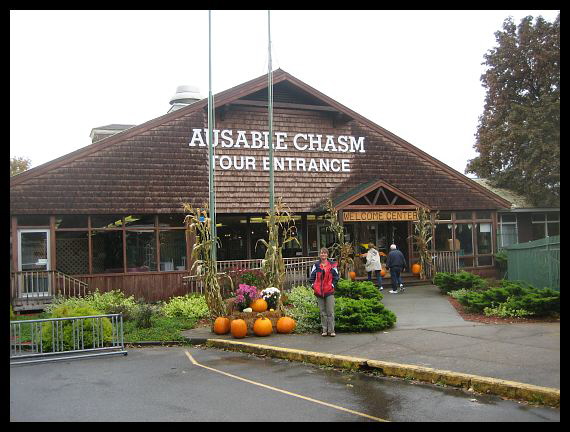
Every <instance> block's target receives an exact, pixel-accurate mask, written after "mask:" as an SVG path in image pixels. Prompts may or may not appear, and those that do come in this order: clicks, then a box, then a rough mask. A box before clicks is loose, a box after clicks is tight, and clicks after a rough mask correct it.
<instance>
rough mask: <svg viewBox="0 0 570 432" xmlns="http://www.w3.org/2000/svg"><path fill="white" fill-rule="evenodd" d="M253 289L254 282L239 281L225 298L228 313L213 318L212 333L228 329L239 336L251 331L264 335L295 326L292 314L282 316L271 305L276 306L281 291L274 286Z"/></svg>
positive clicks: (237, 337) (257, 334)
mask: <svg viewBox="0 0 570 432" xmlns="http://www.w3.org/2000/svg"><path fill="white" fill-rule="evenodd" d="M256 290H257V288H256V287H255V286H253V285H251V286H250V285H246V284H240V285H239V288H238V290H237V291H236V297H235V298H232V299H230V301H229V302H228V311H227V313H228V316H220V317H217V318H216V320H215V321H214V326H213V331H214V333H216V334H218V335H224V334H228V333H230V334H231V335H232V336H233V337H234V338H236V339H241V338H244V337H246V336H247V335H248V334H250V335H251V334H252V333H253V334H254V335H255V336H259V337H264V336H269V335H271V334H273V333H274V332H276V333H281V334H288V333H291V332H293V331H294V330H295V327H296V326H297V323H296V322H295V320H294V319H293V318H291V317H287V316H281V312H279V311H276V310H274V309H273V308H276V306H277V301H278V299H279V296H280V291H279V290H278V289H277V288H274V287H270V288H266V289H265V290H263V291H261V293H259V292H258V291H256ZM270 306H271V309H269V307H270ZM268 309H269V310H268Z"/></svg>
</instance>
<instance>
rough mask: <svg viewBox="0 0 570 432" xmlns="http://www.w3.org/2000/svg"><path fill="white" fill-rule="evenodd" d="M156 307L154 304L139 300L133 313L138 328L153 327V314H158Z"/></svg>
mask: <svg viewBox="0 0 570 432" xmlns="http://www.w3.org/2000/svg"><path fill="white" fill-rule="evenodd" d="M156 312H157V311H156V309H155V307H154V306H153V305H151V304H148V303H144V302H138V303H137V306H136V308H135V309H134V313H133V321H134V323H135V327H136V328H151V327H152V320H151V318H152V316H153V315H155V314H156Z"/></svg>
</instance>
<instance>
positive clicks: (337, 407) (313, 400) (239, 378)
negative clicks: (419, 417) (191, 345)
mask: <svg viewBox="0 0 570 432" xmlns="http://www.w3.org/2000/svg"><path fill="white" fill-rule="evenodd" d="M186 356H187V357H188V358H189V359H190V361H191V362H192V364H194V365H196V366H200V367H202V368H204V369H208V370H211V371H213V372H217V373H220V374H222V375H226V376H228V377H230V378H235V379H237V380H240V381H244V382H246V383H249V384H253V385H256V386H259V387H264V388H266V389H269V390H273V391H276V392H280V393H284V394H286V395H289V396H295V397H298V398H300V399H304V400H307V401H309V402H315V403H318V404H321V405H325V406H328V407H330V408H334V409H337V410H340V411H345V412H348V413H350V414H354V415H358V416H361V417H366V418H369V419H372V420H375V421H379V422H388V421H389V420H385V419H381V418H379V417H374V416H371V415H368V414H365V413H361V412H358V411H353V410H351V409H348V408H343V407H341V406H338V405H333V404H330V403H328V402H323V401H320V400H316V399H313V398H310V397H307V396H303V395H300V394H297V393H292V392H289V391H287V390H282V389H279V388H277V387H272V386H269V385H267V384H262V383H259V382H256V381H251V380H248V379H246V378H242V377H239V376H237V375H232V374H231V373H228V372H224V371H221V370H218V369H214V368H211V367H209V366H204V365H202V364H200V363H198V362H197V361H196V360H195V359H194V357H192V354H190V353H189V352H188V351H187V350H186Z"/></svg>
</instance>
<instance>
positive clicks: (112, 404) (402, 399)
mask: <svg viewBox="0 0 570 432" xmlns="http://www.w3.org/2000/svg"><path fill="white" fill-rule="evenodd" d="M10 419H11V421H16V422H26V421H48V422H49V421H90V422H99V421H101V422H105V421H173V422H174V421H207V422H214V421H219V422H225V421H239V422H242V421H243V422H246V421H247V422H252V421H253V422H257V421H276V422H277V421H283V422H291V421H313V422H317V421H322V422H325V421H347V422H348V421H395V422H402V421H412V422H419V421H434V422H439V421H454V422H470V421H473V422H478V421H491V422H492V421H514V422H518V421H520V422H523V421H524V422H529V421H530V422H541V421H554V422H556V421H560V410H559V409H555V408H550V407H537V406H533V405H529V404H526V403H521V402H516V401H511V400H503V399H501V398H500V397H497V396H491V395H478V394H472V393H469V392H467V391H465V390H460V389H455V388H445V387H438V386H435V385H431V384H423V383H419V382H409V381H406V380H402V379H394V378H387V377H379V376H372V375H367V374H363V373H359V372H348V371H339V370H335V369H330V368H323V367H317V366H314V365H309V364H303V363H296V362H289V361H287V360H278V359H273V358H263V357H256V356H253V355H248V354H243V353H237V352H228V351H222V350H217V349H204V348H201V347H182V346H181V347H147V348H138V349H129V353H128V355H127V356H107V357H99V358H91V359H81V360H72V361H61V362H49V363H41V364H33V365H20V366H11V368H10Z"/></svg>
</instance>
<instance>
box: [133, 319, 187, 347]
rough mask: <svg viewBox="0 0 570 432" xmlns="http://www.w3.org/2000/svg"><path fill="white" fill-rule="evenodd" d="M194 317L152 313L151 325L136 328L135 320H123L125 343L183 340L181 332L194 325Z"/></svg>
mask: <svg viewBox="0 0 570 432" xmlns="http://www.w3.org/2000/svg"><path fill="white" fill-rule="evenodd" d="M196 322H197V320H196V319H192V318H181V317H173V318H170V317H165V316H160V315H154V316H152V317H151V324H152V327H150V328H137V326H136V322H134V321H126V322H124V324H123V325H124V327H123V328H124V339H125V343H135V342H155V341H184V340H185V339H184V336H182V334H181V332H182V331H184V330H189V329H192V328H194V327H195V326H196Z"/></svg>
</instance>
